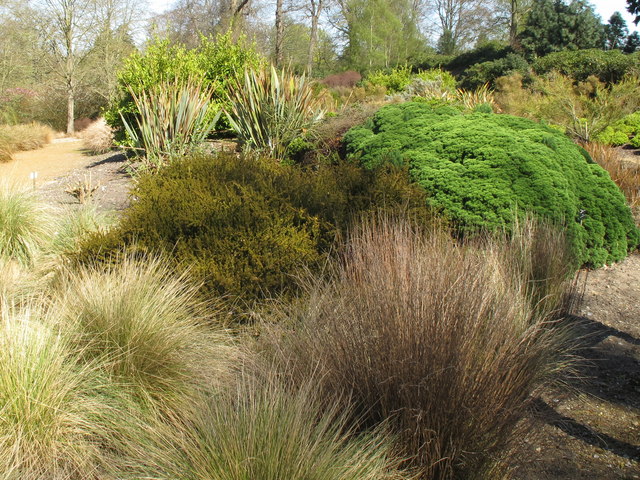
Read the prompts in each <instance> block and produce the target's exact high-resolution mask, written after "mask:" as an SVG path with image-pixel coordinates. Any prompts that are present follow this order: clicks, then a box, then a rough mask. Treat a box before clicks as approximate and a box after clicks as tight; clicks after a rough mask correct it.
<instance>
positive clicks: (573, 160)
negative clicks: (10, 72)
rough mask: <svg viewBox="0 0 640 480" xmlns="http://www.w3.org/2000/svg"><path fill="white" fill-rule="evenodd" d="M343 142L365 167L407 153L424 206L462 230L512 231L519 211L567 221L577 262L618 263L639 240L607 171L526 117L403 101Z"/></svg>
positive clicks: (559, 135) (396, 159)
mask: <svg viewBox="0 0 640 480" xmlns="http://www.w3.org/2000/svg"><path fill="white" fill-rule="evenodd" d="M345 143H346V146H347V149H348V152H349V153H350V154H351V155H352V156H353V157H354V158H359V159H360V161H361V162H362V163H363V164H364V165H366V166H368V167H375V166H377V165H380V164H384V163H387V162H391V163H393V162H401V161H404V159H408V161H409V162H410V165H411V173H412V176H413V178H414V179H415V181H416V182H418V183H419V184H420V185H421V186H422V187H423V188H424V189H425V190H426V191H427V193H428V195H429V197H428V202H429V204H430V205H432V206H434V207H436V208H439V209H441V210H442V211H443V212H444V213H445V214H446V215H447V216H448V217H449V218H450V219H451V220H452V221H453V222H454V223H455V224H457V225H458V228H459V229H460V231H461V232H463V233H464V232H466V233H470V232H473V231H477V230H483V229H487V230H496V229H497V228H505V227H506V228H509V226H510V225H512V224H513V221H514V209H518V210H520V211H521V212H526V211H531V212H533V213H535V214H536V215H538V216H540V217H543V218H547V219H548V220H550V221H552V222H556V223H558V224H563V225H565V226H566V228H567V231H568V235H569V239H570V241H571V242H572V245H573V248H574V250H575V254H576V256H577V258H578V260H579V262H580V263H581V264H587V265H596V266H597V265H602V264H603V263H606V262H612V261H617V260H620V259H622V258H624V257H625V256H626V255H627V254H628V252H629V251H631V250H633V249H635V248H636V247H637V245H638V243H639V242H640V232H639V231H638V228H637V227H636V225H635V223H634V221H633V218H632V216H631V211H630V209H629V207H628V205H627V204H626V202H625V199H624V196H623V195H622V193H621V192H620V190H619V189H618V188H617V186H616V185H615V184H614V183H613V182H612V181H611V179H610V178H609V176H608V174H607V173H606V172H605V171H604V170H603V169H602V168H601V167H600V166H598V165H597V164H595V163H594V162H593V160H591V158H590V157H589V156H588V155H586V154H584V153H585V152H584V151H581V150H580V149H579V148H578V147H577V146H575V144H573V143H572V142H571V141H570V140H569V139H568V138H566V137H565V136H564V135H563V134H562V133H560V132H558V131H557V130H554V129H552V128H549V127H546V126H544V125H541V124H538V123H536V122H533V121H531V120H527V119H524V118H517V117H512V116H508V115H493V114H481V113H474V114H470V115H462V114H461V113H460V112H459V111H458V110H456V109H455V108H452V107H439V108H435V109H434V108H432V107H431V106H429V105H426V104H423V103H415V102H413V103H412V102H409V103H404V104H400V105H390V106H387V107H383V108H382V109H380V110H379V111H378V113H376V115H375V116H374V117H373V119H372V120H370V121H368V122H366V123H365V124H364V125H362V126H361V127H355V128H353V129H351V130H350V131H349V132H347V134H346V135H345Z"/></svg>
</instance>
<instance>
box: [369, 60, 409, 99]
mask: <svg viewBox="0 0 640 480" xmlns="http://www.w3.org/2000/svg"><path fill="white" fill-rule="evenodd" d="M411 77H412V70H411V67H410V66H409V65H400V66H398V67H396V68H392V69H390V70H376V71H375V72H372V73H370V74H369V75H367V82H369V83H370V84H371V85H373V86H376V87H377V86H382V87H385V88H386V89H387V92H388V93H397V92H401V91H402V90H404V88H405V87H406V86H407V85H409V83H411Z"/></svg>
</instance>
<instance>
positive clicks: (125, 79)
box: [104, 33, 261, 140]
mask: <svg viewBox="0 0 640 480" xmlns="http://www.w3.org/2000/svg"><path fill="white" fill-rule="evenodd" d="M260 64H261V58H260V57H259V55H258V53H257V52H256V51H255V50H254V48H253V47H252V46H249V45H247V43H246V41H245V40H244V39H243V38H241V39H240V40H238V41H237V42H234V41H233V39H232V37H231V33H226V34H224V35H218V36H217V37H215V38H209V37H204V36H203V37H201V39H200V45H199V46H198V47H197V48H194V49H188V48H186V47H184V46H182V45H176V44H172V43H170V42H169V40H159V39H157V40H155V41H154V42H153V43H152V44H150V45H149V46H148V47H147V49H146V50H145V51H144V52H143V53H138V52H135V53H134V54H133V55H131V56H130V57H129V58H128V59H127V60H126V61H125V64H124V67H123V68H122V70H121V71H120V72H119V73H118V85H119V91H120V100H119V101H118V102H117V103H116V104H113V105H110V107H109V109H108V110H107V111H106V112H105V115H104V116H105V119H106V120H107V123H109V125H111V126H112V127H114V128H116V129H119V130H118V131H119V134H120V136H119V137H118V139H119V140H122V139H123V131H122V127H123V123H122V117H124V118H125V119H126V120H127V121H128V122H129V124H132V122H133V120H132V117H133V116H134V115H135V114H136V113H137V109H136V105H135V102H134V100H133V95H141V94H142V92H144V91H147V90H149V89H151V88H152V87H154V86H156V85H159V84H162V83H164V82H175V81H176V79H178V81H185V82H186V81H188V80H193V81H196V80H200V81H202V84H203V87H204V88H207V89H211V91H212V102H211V107H210V108H211V109H212V112H211V113H210V115H211V116H213V115H215V113H216V112H217V111H219V110H220V108H221V107H223V106H225V101H226V97H227V91H228V89H229V86H230V85H232V84H233V82H234V81H235V80H236V79H237V78H238V77H239V76H240V75H242V72H243V71H244V70H245V69H246V68H257V67H258V66H259V65H260Z"/></svg>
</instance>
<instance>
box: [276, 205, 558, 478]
mask: <svg viewBox="0 0 640 480" xmlns="http://www.w3.org/2000/svg"><path fill="white" fill-rule="evenodd" d="M495 242H497V243H495V244H493V245H492V246H491V242H490V241H489V240H487V241H486V242H485V244H484V245H480V246H479V245H469V244H467V245H465V244H461V243H456V242H455V241H454V240H452V239H451V237H450V236H449V235H448V234H447V233H446V232H442V231H438V230H434V231H427V232H424V231H420V230H417V229H416V228H414V227H412V226H411V225H410V224H409V223H408V222H406V221H394V220H389V219H388V218H384V217H383V218H382V219H375V220H372V221H369V222H365V223H364V224H363V226H361V227H360V228H358V229H356V230H355V231H354V232H353V233H352V235H351V237H350V239H349V242H348V244H347V247H346V253H345V254H344V256H343V257H342V259H341V261H340V263H339V264H338V266H337V267H336V269H335V271H334V272H333V274H332V275H331V276H330V279H329V280H318V281H315V282H310V284H309V290H308V294H309V297H308V301H307V303H306V304H305V306H303V307H302V308H300V307H293V308H292V309H291V310H290V311H289V318H288V320H289V325H290V328H291V330H290V331H289V333H287V332H288V330H287V329H286V328H284V327H280V329H279V330H277V333H276V334H275V335H273V336H267V337H268V338H271V340H270V341H269V342H268V343H267V345H268V346H267V348H266V349H265V351H267V352H271V354H272V355H275V356H276V358H279V359H280V362H281V363H280V365H281V369H282V370H281V371H282V372H283V375H284V377H285V378H288V379H289V380H290V381H291V382H292V383H293V384H304V382H305V381H306V379H308V378H309V377H310V376H315V378H317V379H318V385H319V387H318V388H319V389H320V392H321V397H322V400H323V402H324V405H325V406H327V408H330V409H331V408H335V405H343V406H345V408H347V409H348V410H349V411H350V412H351V413H352V415H351V417H350V421H351V425H352V426H354V427H355V428H358V429H361V430H364V431H367V430H368V429H370V428H375V427H377V426H380V425H385V426H387V427H388V428H389V429H390V430H391V432H392V433H394V434H395V436H396V447H397V448H398V450H399V452H400V455H401V456H402V457H403V458H406V459H407V460H406V462H405V465H406V466H407V467H415V468H418V470H419V471H420V474H421V476H420V478H424V479H452V478H453V479H465V480H467V479H490V478H497V477H496V475H497V472H498V471H499V470H500V459H501V458H503V457H504V455H506V453H507V452H508V449H509V446H510V444H511V442H512V441H513V440H514V439H515V438H517V437H518V436H519V435H520V434H521V433H522V432H523V431H524V430H525V429H524V426H525V423H524V420H525V418H526V417H527V415H528V409H529V406H530V405H531V402H532V400H533V395H534V394H535V393H536V392H538V391H540V389H542V388H543V387H546V386H548V385H549V384H550V383H551V382H553V381H554V379H557V378H558V375H559V374H560V373H561V372H562V371H563V370H564V369H565V368H566V366H567V364H568V361H567V358H568V356H567V355H566V352H567V348H568V343H567V338H568V335H567V333H566V331H565V330H564V329H563V328H560V327H559V326H557V325H555V322H554V321H553V320H552V318H555V316H554V317H552V316H550V315H548V312H549V311H557V309H558V307H559V303H557V304H556V305H555V306H553V308H552V305H546V306H545V308H536V307H535V305H533V303H534V302H532V301H531V300H532V298H533V297H532V296H529V295H528V293H527V289H533V288H535V287H533V286H528V283H529V282H530V281H532V280H530V279H529V278H522V277H520V276H518V275H517V274H518V273H519V272H517V271H515V270H514V268H513V266H514V265H515V264H518V263H522V262H521V261H520V260H518V261H517V262H516V261H514V260H513V259H512V258H508V257H507V258H505V256H504V255H505V252H507V253H509V255H511V256H515V255H522V256H525V257H529V256H530V258H527V259H526V260H527V261H531V260H534V258H535V257H533V256H531V254H530V252H531V251H534V250H536V249H537V247H536V248H530V249H529V250H524V251H518V249H517V248H516V245H517V244H515V243H514V244H513V245H511V246H510V247H509V248H505V247H504V246H501V245H500V243H499V242H498V241H497V240H496V241H495ZM524 243H526V242H524ZM489 246H491V248H488V247H489ZM559 253H561V252H559ZM552 258H553V257H552ZM553 271H562V268H561V267H559V266H553V267H552V268H551V267H550V268H547V269H546V272H544V274H545V275H546V274H550V273H551V272H553ZM560 298H561V296H557V297H556V300H559V299H560ZM283 328H284V330H283Z"/></svg>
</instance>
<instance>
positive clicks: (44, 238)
mask: <svg viewBox="0 0 640 480" xmlns="http://www.w3.org/2000/svg"><path fill="white" fill-rule="evenodd" d="M54 230H55V226H54V223H53V216H52V215H51V214H50V212H49V211H48V210H47V208H46V207H45V206H44V205H43V204H42V203H41V202H40V201H39V200H38V199H37V198H36V196H35V194H33V193H32V192H29V191H27V190H25V189H24V188H21V187H18V186H16V185H10V184H8V183H6V182H2V183H0V256H2V257H5V258H7V259H12V260H15V261H17V262H19V263H21V264H22V265H30V264H32V263H33V261H34V259H35V258H36V257H37V256H38V255H39V254H41V253H42V252H43V251H45V250H46V249H47V248H48V245H49V242H50V241H51V239H52V237H53V235H54Z"/></svg>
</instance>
